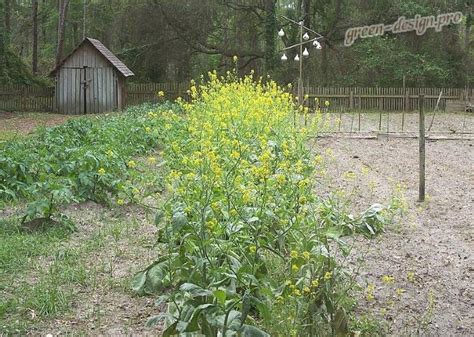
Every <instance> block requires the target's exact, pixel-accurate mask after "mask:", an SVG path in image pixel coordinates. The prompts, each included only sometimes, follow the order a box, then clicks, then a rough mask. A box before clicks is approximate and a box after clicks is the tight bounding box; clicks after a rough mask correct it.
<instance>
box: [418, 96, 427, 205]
mask: <svg viewBox="0 0 474 337" xmlns="http://www.w3.org/2000/svg"><path fill="white" fill-rule="evenodd" d="M424 98H425V96H424V95H420V96H419V99H418V101H419V110H420V114H419V117H420V122H419V124H420V137H419V140H420V144H419V153H420V174H419V180H420V181H419V187H418V201H420V202H423V201H425V112H424V111H423V110H424V109H423V106H424Z"/></svg>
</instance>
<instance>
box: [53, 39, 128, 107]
mask: <svg viewBox="0 0 474 337" xmlns="http://www.w3.org/2000/svg"><path fill="white" fill-rule="evenodd" d="M133 75H134V74H133V72H132V71H131V70H130V69H128V68H127V66H126V65H125V64H124V63H123V62H122V61H120V60H119V59H118V58H117V57H116V56H115V55H114V54H112V52H111V51H110V50H108V49H107V48H106V47H105V46H104V45H103V44H102V42H100V41H99V40H95V39H91V38H86V39H84V41H82V42H81V43H80V44H79V46H77V48H76V49H74V50H73V51H72V53H71V54H69V55H68V56H67V57H66V58H64V60H63V61H62V62H61V63H60V64H59V65H58V66H57V67H56V68H55V69H54V70H53V71H52V72H51V76H54V77H55V79H56V85H55V102H54V110H55V111H56V112H58V113H63V114H71V115H79V114H89V113H100V112H107V111H113V110H120V109H122V108H123V107H124V106H125V103H126V98H127V87H126V80H127V78H128V77H130V76H133Z"/></svg>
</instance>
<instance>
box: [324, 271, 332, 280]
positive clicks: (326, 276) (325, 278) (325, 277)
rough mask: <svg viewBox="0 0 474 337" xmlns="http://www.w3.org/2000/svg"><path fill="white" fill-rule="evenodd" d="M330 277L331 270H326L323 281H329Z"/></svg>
mask: <svg viewBox="0 0 474 337" xmlns="http://www.w3.org/2000/svg"><path fill="white" fill-rule="evenodd" d="M331 278H332V272H331V271H327V272H326V273H325V274H324V280H325V281H329V280H330V279H331Z"/></svg>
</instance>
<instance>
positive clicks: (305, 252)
mask: <svg viewBox="0 0 474 337" xmlns="http://www.w3.org/2000/svg"><path fill="white" fill-rule="evenodd" d="M310 257H311V253H310V252H308V251H304V252H303V258H304V259H305V260H309V258H310Z"/></svg>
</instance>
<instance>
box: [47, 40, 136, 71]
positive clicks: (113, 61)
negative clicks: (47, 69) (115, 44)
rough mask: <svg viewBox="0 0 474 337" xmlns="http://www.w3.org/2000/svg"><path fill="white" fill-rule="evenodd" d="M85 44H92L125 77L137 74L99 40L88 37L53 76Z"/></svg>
mask: <svg viewBox="0 0 474 337" xmlns="http://www.w3.org/2000/svg"><path fill="white" fill-rule="evenodd" d="M84 43H89V44H91V45H92V46H93V47H94V48H95V49H96V50H97V51H98V52H99V53H100V54H102V56H103V57H104V58H105V59H106V60H107V61H108V62H109V63H110V64H111V65H112V66H113V67H114V68H115V69H117V71H119V72H120V73H121V74H122V75H123V76H124V77H130V76H134V75H135V74H134V73H133V72H132V71H131V70H130V69H128V67H127V66H126V65H125V64H124V63H123V62H122V61H120V60H119V59H118V57H117V56H115V55H114V54H113V53H112V52H111V51H110V50H109V49H108V48H107V47H106V46H104V45H103V44H102V42H100V41H99V40H96V39H91V38H90V37H86V38H85V39H84V41H82V42H81V43H80V44H79V46H77V47H76V49H74V50H73V51H72V52H71V53H70V54H69V55H68V56H66V57H65V58H64V59H63V60H62V61H61V63H60V64H59V65H58V66H57V67H56V68H54V70H53V71H52V72H51V75H54V74H55V73H56V72H57V71H58V69H59V68H61V66H62V65H63V64H64V62H66V60H67V59H68V58H69V57H70V56H71V55H73V54H74V53H75V52H76V51H77V50H78V49H79V48H80V47H81V46H82V45H83V44H84Z"/></svg>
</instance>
